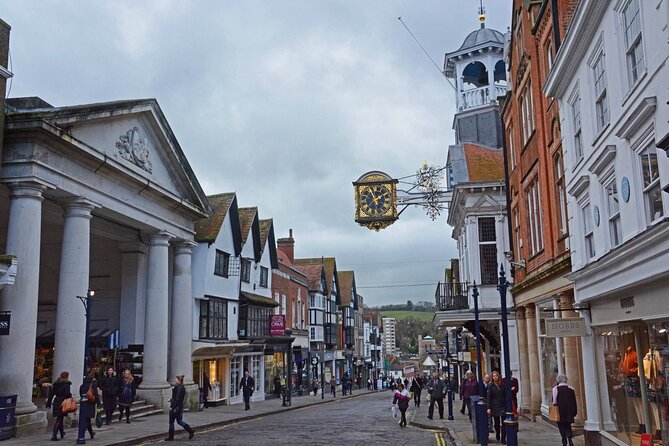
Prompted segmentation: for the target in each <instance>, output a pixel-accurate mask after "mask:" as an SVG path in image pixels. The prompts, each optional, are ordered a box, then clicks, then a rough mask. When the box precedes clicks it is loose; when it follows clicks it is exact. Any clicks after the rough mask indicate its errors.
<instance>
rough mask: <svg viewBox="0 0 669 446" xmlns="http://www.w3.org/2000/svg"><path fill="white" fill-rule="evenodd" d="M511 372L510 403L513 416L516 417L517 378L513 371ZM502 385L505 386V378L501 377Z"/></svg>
mask: <svg viewBox="0 0 669 446" xmlns="http://www.w3.org/2000/svg"><path fill="white" fill-rule="evenodd" d="M510 373H511V404H512V410H513V416H514V417H516V418H518V387H519V384H518V380H517V379H516V378H514V377H513V372H510ZM502 385H503V386H506V378H502Z"/></svg>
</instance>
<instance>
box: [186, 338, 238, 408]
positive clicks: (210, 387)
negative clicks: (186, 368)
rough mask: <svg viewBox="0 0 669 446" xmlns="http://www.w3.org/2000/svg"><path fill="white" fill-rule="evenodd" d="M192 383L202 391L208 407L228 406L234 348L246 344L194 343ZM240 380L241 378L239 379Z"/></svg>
mask: <svg viewBox="0 0 669 446" xmlns="http://www.w3.org/2000/svg"><path fill="white" fill-rule="evenodd" d="M194 344H195V345H196V348H195V350H194V351H193V381H195V383H196V384H197V385H198V388H199V389H200V391H203V392H204V394H203V395H202V396H203V398H204V399H205V400H206V402H207V405H208V406H220V405H229V404H231V402H230V397H231V393H230V392H231V389H232V387H234V383H233V382H231V378H232V376H231V373H230V368H231V364H232V354H233V352H234V351H235V348H237V349H241V348H244V347H245V346H246V345H247V343H242V342H238V341H237V342H235V341H230V342H227V343H218V344H212V343H200V342H197V343H194ZM240 379H241V378H240Z"/></svg>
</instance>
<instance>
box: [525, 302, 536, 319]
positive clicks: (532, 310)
mask: <svg viewBox="0 0 669 446" xmlns="http://www.w3.org/2000/svg"><path fill="white" fill-rule="evenodd" d="M536 316H537V307H536V306H535V305H528V306H526V307H525V318H526V319H534V318H536Z"/></svg>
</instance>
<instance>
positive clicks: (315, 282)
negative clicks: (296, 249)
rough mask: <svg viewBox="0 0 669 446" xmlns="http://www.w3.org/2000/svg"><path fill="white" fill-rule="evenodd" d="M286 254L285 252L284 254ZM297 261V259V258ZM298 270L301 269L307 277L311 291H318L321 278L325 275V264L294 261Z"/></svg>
mask: <svg viewBox="0 0 669 446" xmlns="http://www.w3.org/2000/svg"><path fill="white" fill-rule="evenodd" d="M284 255H285V254H284ZM296 261H297V260H296ZM293 266H294V268H295V269H297V270H298V271H301V272H302V274H304V275H305V276H306V278H307V285H308V286H309V291H318V290H319V289H320V287H321V278H322V277H325V265H322V264H320V263H315V264H311V265H298V264H296V263H293Z"/></svg>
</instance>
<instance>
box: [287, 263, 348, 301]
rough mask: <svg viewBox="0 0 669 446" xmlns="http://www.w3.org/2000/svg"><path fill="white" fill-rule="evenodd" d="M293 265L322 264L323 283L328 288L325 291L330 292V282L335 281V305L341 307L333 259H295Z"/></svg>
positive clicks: (335, 266) (335, 264)
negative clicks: (336, 290)
mask: <svg viewBox="0 0 669 446" xmlns="http://www.w3.org/2000/svg"><path fill="white" fill-rule="evenodd" d="M293 264H294V265H314V264H316V265H319V264H323V266H324V267H325V283H326V285H327V287H328V289H327V291H328V292H330V291H331V290H332V280H333V279H334V280H336V281H337V289H338V290H339V293H337V305H341V287H340V285H339V278H337V262H336V261H335V258H334V257H320V258H318V257H315V258H310V259H295V262H293Z"/></svg>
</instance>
